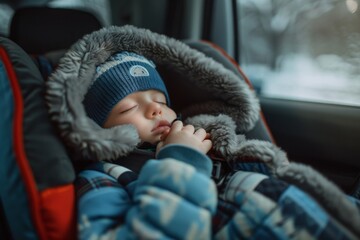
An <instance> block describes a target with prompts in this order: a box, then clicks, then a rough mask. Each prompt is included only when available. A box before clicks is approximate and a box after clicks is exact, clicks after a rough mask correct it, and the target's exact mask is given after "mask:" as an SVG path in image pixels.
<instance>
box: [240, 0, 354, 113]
mask: <svg viewBox="0 0 360 240" xmlns="http://www.w3.org/2000/svg"><path fill="white" fill-rule="evenodd" d="M359 1H360V0H291V1H289V0H237V4H238V6H237V7H238V17H239V19H238V26H239V41H240V44H239V45H240V51H239V54H240V56H239V59H240V62H241V66H242V68H243V69H244V71H245V72H246V73H247V75H248V76H249V78H250V79H251V81H252V82H253V84H254V86H255V88H256V89H257V90H258V91H259V92H260V94H261V95H263V96H268V97H277V98H285V99H299V100H310V101H318V102H328V103H337V104H346V105H356V106H360V28H359V24H360V6H359Z"/></svg>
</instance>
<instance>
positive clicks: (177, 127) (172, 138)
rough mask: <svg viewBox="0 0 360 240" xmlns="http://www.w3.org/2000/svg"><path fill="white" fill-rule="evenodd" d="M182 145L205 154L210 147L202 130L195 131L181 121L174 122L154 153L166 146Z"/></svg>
mask: <svg viewBox="0 0 360 240" xmlns="http://www.w3.org/2000/svg"><path fill="white" fill-rule="evenodd" d="M172 143H176V144H183V145H186V146H189V147H192V148H195V149H196V150H198V151H200V152H202V153H204V154H206V153H207V152H208V151H209V150H210V149H211V147H212V142H211V140H210V139H209V134H208V133H206V131H205V130H204V129H203V128H200V129H198V130H196V131H195V128H194V126H193V125H186V126H184V125H183V123H182V122H181V121H176V122H174V123H173V125H172V126H171V128H170V130H169V132H168V133H166V134H164V135H163V136H162V138H161V141H160V142H159V143H158V145H157V147H156V152H159V150H160V149H161V148H162V147H164V146H166V145H168V144H172Z"/></svg>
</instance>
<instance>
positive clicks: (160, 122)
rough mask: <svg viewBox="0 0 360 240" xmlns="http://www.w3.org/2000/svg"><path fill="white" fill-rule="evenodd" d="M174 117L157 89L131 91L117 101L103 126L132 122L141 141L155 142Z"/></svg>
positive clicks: (163, 96)
mask: <svg viewBox="0 0 360 240" xmlns="http://www.w3.org/2000/svg"><path fill="white" fill-rule="evenodd" d="M175 119H176V113H175V112H174V111H173V110H172V109H171V108H169V107H168V106H167V105H166V98H165V95H164V94H163V93H161V92H159V91H157V90H147V91H141V92H135V93H132V94H130V95H128V96H126V97H125V98H123V99H122V100H121V101H119V102H118V103H117V104H116V105H115V106H114V107H113V109H112V110H111V112H110V113H109V116H108V118H107V119H106V121H105V123H104V126H103V127H104V128H110V127H114V126H117V125H121V124H132V125H134V126H135V127H136V129H137V130H138V133H139V136H140V139H141V140H142V141H143V142H148V143H151V144H157V143H158V142H159V141H160V137H161V136H162V134H163V133H164V132H165V131H166V130H168V129H169V128H170V124H171V122H172V121H173V120H175Z"/></svg>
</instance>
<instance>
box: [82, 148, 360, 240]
mask: <svg viewBox="0 0 360 240" xmlns="http://www.w3.org/2000/svg"><path fill="white" fill-rule="evenodd" d="M143 153H144V155H149V153H148V152H147V151H146V152H143ZM140 154H141V150H140ZM150 155H151V154H150ZM126 160H127V161H132V160H136V159H126ZM259 164H261V163H259ZM242 165H247V163H242ZM251 165H254V163H251ZM211 168H212V163H211V160H210V159H209V158H208V157H207V156H205V155H203V154H201V153H199V152H197V151H196V150H193V149H191V148H188V147H185V146H181V145H170V146H167V147H165V148H164V149H162V150H161V151H160V152H159V154H158V156H157V160H156V159H150V160H148V161H146V162H144V165H143V166H142V168H141V169H140V170H139V173H138V174H137V173H135V172H133V171H131V170H129V169H128V168H125V167H123V166H120V165H118V164H114V163H105V162H98V163H94V164H92V165H90V166H88V167H87V168H86V169H85V170H83V171H81V172H80V174H79V177H78V179H77V183H76V186H77V195H78V223H79V237H80V239H100V238H101V239H358V237H356V235H354V234H353V233H352V232H351V231H349V230H348V229H347V228H346V226H344V225H343V224H341V223H340V222H339V221H338V220H337V219H336V218H335V217H334V216H333V215H332V214H331V213H329V212H328V211H327V209H325V208H324V207H323V206H321V204H320V203H319V202H318V201H317V200H316V199H315V198H314V197H313V196H311V195H310V194H309V193H306V192H305V191H303V190H301V189H300V188H298V187H297V186H294V185H291V184H289V183H287V182H285V181H282V180H279V179H276V178H272V177H269V176H267V175H265V174H261V173H256V172H249V171H242V170H237V171H235V172H233V173H231V174H230V175H228V176H227V177H226V178H225V179H223V182H222V183H221V184H219V185H218V190H217V189H216V187H215V184H214V182H213V181H212V180H211V178H210V173H211ZM258 169H264V167H259V168H258ZM349 203H351V204H354V205H356V206H357V208H358V209H359V202H358V201H356V200H354V199H352V200H351V199H349ZM354 214H356V213H354Z"/></svg>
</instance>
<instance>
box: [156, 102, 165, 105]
mask: <svg viewBox="0 0 360 240" xmlns="http://www.w3.org/2000/svg"><path fill="white" fill-rule="evenodd" d="M155 102H156V103H159V104H161V105H166V102H162V101H155Z"/></svg>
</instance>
